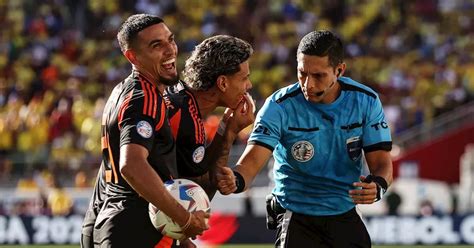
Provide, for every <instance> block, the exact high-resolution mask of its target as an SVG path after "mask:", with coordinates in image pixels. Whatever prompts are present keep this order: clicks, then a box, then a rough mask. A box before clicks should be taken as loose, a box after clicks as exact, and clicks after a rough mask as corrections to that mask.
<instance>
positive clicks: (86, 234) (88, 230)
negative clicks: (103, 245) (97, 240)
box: [81, 209, 99, 248]
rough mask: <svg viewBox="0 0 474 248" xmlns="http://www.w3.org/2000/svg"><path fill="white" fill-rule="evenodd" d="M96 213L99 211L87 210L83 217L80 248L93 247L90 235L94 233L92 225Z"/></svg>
mask: <svg viewBox="0 0 474 248" xmlns="http://www.w3.org/2000/svg"><path fill="white" fill-rule="evenodd" d="M96 212H99V211H95V210H92V209H88V210H87V212H86V214H85V216H84V221H83V223H82V230H81V248H93V247H94V239H93V238H92V234H93V232H94V223H95V220H96V218H97V215H96Z"/></svg>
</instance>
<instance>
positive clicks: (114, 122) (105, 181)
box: [82, 71, 177, 236]
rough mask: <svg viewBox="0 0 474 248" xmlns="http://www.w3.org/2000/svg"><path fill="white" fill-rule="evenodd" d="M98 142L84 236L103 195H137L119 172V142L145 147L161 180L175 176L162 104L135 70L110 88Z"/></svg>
mask: <svg viewBox="0 0 474 248" xmlns="http://www.w3.org/2000/svg"><path fill="white" fill-rule="evenodd" d="M101 143H102V164H101V167H100V170H99V173H98V175H97V180H96V184H95V187H94V191H93V194H92V198H91V202H90V204H89V209H88V210H87V213H86V216H85V218H84V223H83V228H82V233H83V234H85V235H88V236H92V228H93V226H94V222H95V220H96V217H97V215H98V213H99V210H100V209H101V207H102V205H103V203H104V201H105V199H106V198H107V197H118V198H127V197H137V196H138V194H137V193H136V192H135V191H134V190H133V189H132V187H131V186H130V185H129V184H128V183H127V182H126V181H125V179H124V178H123V177H122V175H121V174H120V168H119V151H120V147H121V146H122V145H125V144H131V143H133V144H139V145H142V146H143V147H145V148H146V149H147V150H148V152H149V155H148V162H149V163H150V165H151V166H152V167H153V169H154V170H155V171H156V172H157V173H158V175H159V176H160V177H161V179H162V180H163V181H166V180H168V179H171V177H175V178H176V177H177V169H176V154H175V143H174V139H173V136H172V134H171V129H170V126H169V121H168V115H167V111H166V104H165V103H164V101H163V97H162V95H161V93H160V92H159V90H158V88H157V86H156V85H155V84H153V83H152V82H150V81H149V80H147V79H146V78H144V77H143V76H141V75H140V74H139V73H138V72H137V71H133V72H132V74H131V75H130V76H129V77H127V78H126V79H125V80H124V81H122V82H121V83H119V84H118V85H117V86H116V87H115V88H114V90H113V91H112V93H111V95H110V97H109V99H108V101H107V104H106V105H105V109H104V114H103V116H102V142H101ZM106 187H107V188H108V190H106Z"/></svg>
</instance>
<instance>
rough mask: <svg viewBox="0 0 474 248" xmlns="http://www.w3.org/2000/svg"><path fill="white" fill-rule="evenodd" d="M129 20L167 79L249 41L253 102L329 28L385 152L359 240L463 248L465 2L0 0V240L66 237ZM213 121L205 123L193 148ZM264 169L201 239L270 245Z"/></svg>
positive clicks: (89, 181)
mask: <svg viewBox="0 0 474 248" xmlns="http://www.w3.org/2000/svg"><path fill="white" fill-rule="evenodd" d="M133 13H151V14H156V15H159V16H162V17H163V18H164V19H165V21H166V23H167V24H168V26H169V27H170V28H171V29H172V31H173V32H174V33H175V34H176V40H177V43H178V48H179V58H178V62H179V66H178V69H179V70H181V69H182V68H183V63H184V61H185V59H186V58H187V57H188V56H189V54H190V52H191V51H192V49H193V48H194V46H195V45H197V44H198V43H199V42H201V41H202V40H203V39H205V38H207V37H209V36H211V35H214V34H230V35H234V36H237V37H240V38H242V39H245V40H247V41H249V42H250V43H251V44H252V45H253V46H254V48H255V54H254V55H253V57H252V58H251V61H250V62H251V80H252V83H253V88H252V90H251V94H252V95H253V97H254V98H255V99H256V100H257V106H261V104H262V103H263V101H264V99H265V97H267V96H268V95H269V94H270V93H271V92H273V91H274V90H276V89H278V88H280V87H282V86H285V85H287V84H289V83H292V82H294V81H296V70H295V67H296V64H295V63H296V61H295V56H296V55H295V52H296V47H297V44H298V41H299V40H300V38H301V37H302V35H304V34H306V33H307V32H309V31H311V30H315V29H330V30H333V31H335V32H337V33H338V34H339V35H340V36H341V37H342V38H343V40H344V42H345V45H346V53H347V59H346V63H347V64H348V70H347V72H346V75H348V76H350V77H353V78H354V79H356V80H359V81H361V82H363V83H365V84H367V85H368V86H369V87H371V88H373V89H375V90H376V91H377V92H378V93H379V95H380V97H381V99H382V102H383V104H384V109H385V113H386V117H387V120H388V122H389V124H390V126H391V128H392V132H393V139H394V143H395V144H396V145H395V146H394V150H393V152H392V155H393V158H394V161H395V162H394V170H395V171H394V172H395V176H396V179H395V182H394V185H393V186H392V187H391V189H390V191H389V194H388V195H387V197H385V199H384V200H383V201H382V202H380V203H377V204H374V205H371V206H361V207H359V210H360V212H361V214H362V215H363V216H364V219H365V221H366V223H367V225H368V228H369V231H370V232H371V234H372V238H373V241H374V244H404V245H409V246H413V245H415V244H448V246H449V247H451V246H454V245H455V244H474V214H473V212H474V193H473V191H474V190H473V188H474V148H473V145H472V144H474V1H473V0H414V1H403V0H319V1H318V0H314V1H311V0H293V1H292V0H275V1H270V0H262V1H252V0H232V1H225V0H213V1H211V0H202V1H192V0H177V1H173V0H162V1H151V0H137V1H131V0H107V1H99V0H77V1H76V0H15V1H14V0H10V1H9V0H0V244H23V245H25V244H77V243H78V241H79V235H80V224H81V222H82V215H83V214H84V211H85V209H86V207H87V204H88V201H89V196H90V194H91V187H92V186H93V182H94V177H95V175H96V171H97V169H98V167H99V164H100V163H99V161H100V154H99V152H100V149H99V146H100V122H99V121H98V120H99V118H100V116H101V112H102V109H103V106H104V99H106V97H107V96H108V94H109V93H110V91H111V89H112V87H113V86H114V85H115V84H116V83H117V82H118V81H119V80H121V79H122V78H124V77H125V76H127V75H128V73H129V71H130V66H129V64H128V62H127V61H126V60H125V58H124V57H123V56H122V55H121V53H120V49H119V48H118V44H117V42H116V40H115V34H116V31H117V29H118V27H119V25H120V24H121V22H122V21H123V20H124V19H125V18H126V17H127V16H129V15H130V14H133ZM221 111H222V110H221ZM218 121H219V119H218V117H216V116H212V117H210V118H208V119H207V120H206V129H207V132H208V134H209V135H208V138H209V139H212V136H213V133H214V132H215V130H216V126H217V123H218ZM250 130H251V128H248V129H247V130H245V131H244V132H242V133H241V134H240V136H239V139H238V140H237V141H236V143H235V145H234V147H233V150H232V154H231V159H230V163H231V164H232V162H235V161H236V159H237V158H238V155H239V154H240V153H241V151H242V149H243V145H244V144H245V141H246V139H247V137H248V134H249V132H250ZM469 144H471V145H469ZM270 171H271V161H270V162H269V165H268V167H267V168H265V169H264V171H262V173H260V175H259V176H258V178H257V180H256V182H255V184H254V186H255V187H254V189H252V190H251V191H250V192H248V193H247V194H243V195H233V196H229V197H226V198H224V197H222V196H217V198H216V199H215V201H214V202H213V205H212V208H213V213H214V215H213V219H211V226H212V227H213V228H212V229H211V230H210V231H209V232H208V233H207V234H206V235H204V236H203V237H202V238H201V239H200V240H199V241H198V242H199V243H200V244H201V245H205V244H207V245H209V244H219V243H227V244H245V243H247V244H248V243H252V244H256V243H271V242H272V241H273V233H271V232H269V231H267V230H265V227H264V196H265V194H267V193H268V192H269V191H270V189H271V173H269V172H270Z"/></svg>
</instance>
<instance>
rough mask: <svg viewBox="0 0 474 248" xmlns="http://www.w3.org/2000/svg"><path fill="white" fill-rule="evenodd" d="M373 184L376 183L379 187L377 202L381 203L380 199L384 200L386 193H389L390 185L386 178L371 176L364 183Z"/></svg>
mask: <svg viewBox="0 0 474 248" xmlns="http://www.w3.org/2000/svg"><path fill="white" fill-rule="evenodd" d="M371 182H374V183H375V184H376V185H377V198H376V199H375V201H379V200H380V199H382V197H383V195H384V194H385V192H387V189H388V183H387V181H386V180H385V178H383V177H381V176H374V175H372V174H370V175H368V176H367V177H366V178H365V180H364V183H371Z"/></svg>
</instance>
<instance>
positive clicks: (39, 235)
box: [31, 216, 49, 244]
mask: <svg viewBox="0 0 474 248" xmlns="http://www.w3.org/2000/svg"><path fill="white" fill-rule="evenodd" d="M31 226H32V227H33V230H34V232H33V243H34V244H47V243H49V236H48V230H49V218H48V217H46V216H38V217H35V218H33V220H31Z"/></svg>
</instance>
